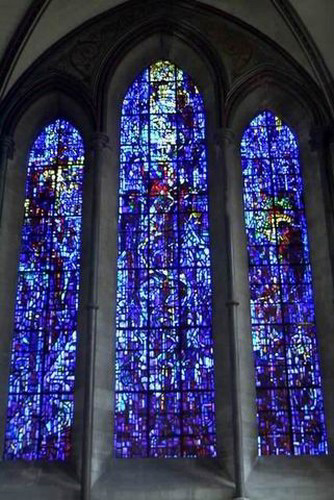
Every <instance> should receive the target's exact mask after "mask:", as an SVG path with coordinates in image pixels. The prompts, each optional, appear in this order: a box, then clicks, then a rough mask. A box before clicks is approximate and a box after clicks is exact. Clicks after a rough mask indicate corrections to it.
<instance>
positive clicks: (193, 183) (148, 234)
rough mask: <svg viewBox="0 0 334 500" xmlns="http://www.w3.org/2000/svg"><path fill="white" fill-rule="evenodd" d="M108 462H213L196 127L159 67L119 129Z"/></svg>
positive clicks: (204, 228)
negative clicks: (185, 459)
mask: <svg viewBox="0 0 334 500" xmlns="http://www.w3.org/2000/svg"><path fill="white" fill-rule="evenodd" d="M118 229H119V239H118V284H117V319H116V323H117V340H116V404H115V439H114V443H115V455H116V457H122V458H130V457H201V456H209V457H214V456H216V446H215V409H214V380H213V348H212V334H211V322H212V319H211V305H212V297H211V295H212V292H211V272H210V265H211V261H210V249H209V228H208V193H207V163H206V148H205V118H204V106H203V102H202V98H201V96H200V94H199V92H198V90H197V88H196V86H195V85H194V84H193V82H192V81H191V79H190V78H189V77H188V76H187V75H186V74H185V73H183V72H182V71H181V70H179V69H178V68H176V66H175V65H173V64H172V63H170V62H168V61H158V62H157V63H155V64H153V65H152V66H150V67H149V68H147V69H146V70H144V71H143V72H142V73H141V74H140V75H139V76H138V78H137V79H136V80H135V82H134V83H133V84H132V85H131V87H130V88H129V90H128V92H127V94H126V96H125V99H124V103H123V109H122V123H121V170H120V202H119V222H118Z"/></svg>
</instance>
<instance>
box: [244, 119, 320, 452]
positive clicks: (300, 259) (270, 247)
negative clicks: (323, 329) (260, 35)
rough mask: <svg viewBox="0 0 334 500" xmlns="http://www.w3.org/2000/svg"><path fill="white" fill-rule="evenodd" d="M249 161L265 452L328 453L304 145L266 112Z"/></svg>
mask: <svg viewBox="0 0 334 500" xmlns="http://www.w3.org/2000/svg"><path fill="white" fill-rule="evenodd" d="M241 158H242V168H243V199H244V214H245V225H246V233H247V240H248V258H249V283H250V292H251V303H250V308H251V323H252V332H253V351H254V360H255V373H256V390H257V411H258V426H259V438H258V452H259V455H303V454H309V455H320V454H327V453H328V446H327V433H326V426H325V416H324V403H323V396H322V389H321V375H320V366H319V355H318V347H317V339H316V327H315V316H314V301H313V289H312V273H311V267H310V259H309V243H308V235H307V224H306V219H305V211H304V202H303V182H302V176H301V171H300V163H299V152H298V145H297V142H296V139H295V136H294V135H293V133H292V132H291V130H290V129H289V127H288V126H287V125H285V124H284V123H283V122H282V121H281V120H280V118H278V117H277V116H275V115H274V114H272V113H271V112H269V111H265V112H263V113H260V114H259V115H258V116H257V117H256V118H254V119H253V120H252V122H251V123H250V125H249V127H248V128H247V129H246V131H245V133H244V135H243V138H242V141H241Z"/></svg>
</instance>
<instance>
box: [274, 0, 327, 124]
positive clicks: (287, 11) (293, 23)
mask: <svg viewBox="0 0 334 500" xmlns="http://www.w3.org/2000/svg"><path fill="white" fill-rule="evenodd" d="M271 1H272V4H273V5H274V7H275V8H276V10H277V11H278V12H279V14H280V15H281V16H282V18H283V19H284V21H285V22H286V24H287V26H288V27H289V28H290V30H291V32H292V34H293V36H294V37H295V39H296V40H297V42H298V43H299V45H300V47H301V48H302V50H303V51H304V53H305V55H306V57H307V58H308V60H309V62H310V64H311V66H312V68H313V71H314V72H315V75H316V77H317V80H318V85H319V86H320V87H321V89H322V91H323V92H324V95H325V97H326V99H327V103H328V105H329V108H330V111H331V115H332V117H333V118H334V86H333V79H332V77H331V74H330V71H329V69H328V67H327V65H326V63H325V60H324V58H323V56H322V54H321V52H320V50H319V49H318V47H317V45H316V43H315V42H314V40H313V37H312V36H311V34H310V32H309V31H308V29H307V27H306V26H305V24H304V23H303V21H302V19H301V17H300V15H299V14H298V12H297V11H296V9H295V8H294V7H293V6H292V5H291V3H290V2H289V0H271Z"/></svg>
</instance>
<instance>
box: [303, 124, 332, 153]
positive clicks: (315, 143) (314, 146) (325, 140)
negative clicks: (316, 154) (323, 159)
mask: <svg viewBox="0 0 334 500" xmlns="http://www.w3.org/2000/svg"><path fill="white" fill-rule="evenodd" d="M309 144H310V148H311V150H312V151H318V150H320V149H322V148H323V147H325V146H328V145H330V144H334V123H330V124H326V125H317V126H314V127H312V128H311V130H310V136H309Z"/></svg>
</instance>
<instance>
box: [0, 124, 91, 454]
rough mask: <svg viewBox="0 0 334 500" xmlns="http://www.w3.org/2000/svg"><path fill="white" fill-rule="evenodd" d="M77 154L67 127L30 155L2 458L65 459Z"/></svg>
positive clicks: (48, 132) (55, 128)
mask: <svg viewBox="0 0 334 500" xmlns="http://www.w3.org/2000/svg"><path fill="white" fill-rule="evenodd" d="M83 174H84V146H83V141H82V138H81V136H80V134H79V132H78V131H77V130H76V129H75V128H74V127H73V126H72V125H71V124H70V123H69V122H67V121H66V120H62V119H58V120H56V121H54V122H53V123H51V124H50V125H48V126H47V127H45V128H44V129H43V130H42V132H41V133H40V134H39V136H38V137H37V139H36V140H35V142H34V144H33V146H32V148H31V150H30V155H29V164H28V171H27V181H26V199H25V205H24V207H25V211H24V221H23V229H22V238H21V252H20V261H19V273H18V283H17V290H16V305H15V318H14V333H13V344H12V354H11V364H10V376H9V396H8V411H7V426H6V436H5V451H4V458H5V459H7V460H15V459H24V460H37V459H43V460H66V459H68V458H69V457H70V453H71V429H72V421H73V392H74V372H75V362H76V340H77V311H78V301H79V265H80V236H81V211H82V186H83Z"/></svg>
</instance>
